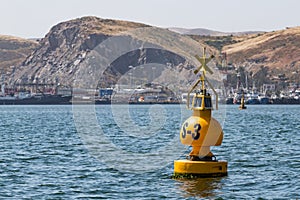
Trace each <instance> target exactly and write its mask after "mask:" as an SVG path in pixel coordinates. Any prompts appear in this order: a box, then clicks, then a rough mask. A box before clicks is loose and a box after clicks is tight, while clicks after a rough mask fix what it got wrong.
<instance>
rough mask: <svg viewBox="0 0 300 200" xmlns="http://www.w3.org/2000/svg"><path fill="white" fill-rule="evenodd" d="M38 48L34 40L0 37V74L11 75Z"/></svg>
mask: <svg viewBox="0 0 300 200" xmlns="http://www.w3.org/2000/svg"><path fill="white" fill-rule="evenodd" d="M38 46H39V44H38V42H36V41H33V40H26V39H22V38H18V37H13V36H7V35H0V72H3V74H10V73H11V72H12V71H13V70H14V68H15V66H18V65H20V64H21V63H22V61H24V59H25V58H26V57H27V56H28V55H29V54H30V53H31V52H32V51H33V50H34V49H35V48H37V47H38ZM1 74H2V73H1Z"/></svg>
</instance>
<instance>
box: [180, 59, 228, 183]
mask: <svg viewBox="0 0 300 200" xmlns="http://www.w3.org/2000/svg"><path fill="white" fill-rule="evenodd" d="M196 58H197V59H198V60H199V61H200V62H201V64H202V65H201V66H200V68H199V69H197V70H195V73H198V72H199V71H203V75H202V76H200V78H199V80H198V81H197V82H196V83H195V84H194V85H193V87H192V88H191V89H190V91H189V93H188V96H187V107H188V108H190V101H189V98H190V94H191V93H192V92H194V90H195V88H196V86H197V85H198V84H199V83H200V82H201V83H202V84H201V85H202V87H201V90H199V91H197V90H196V91H195V93H194V96H193V100H192V103H191V104H192V105H191V108H190V109H192V110H193V114H192V116H191V117H189V118H188V119H187V120H186V121H185V122H184V123H183V125H182V127H181V130H180V141H181V143H182V144H184V145H188V146H192V150H191V152H190V153H189V155H188V156H187V159H186V160H175V161H174V176H175V177H216V176H226V175H227V162H226V161H218V160H217V159H216V157H215V156H214V154H213V153H212V152H211V151H210V147H211V146H219V145H221V144H222V141H223V130H222V127H221V125H220V123H219V122H218V121H217V120H216V119H214V118H213V117H212V114H211V112H212V101H211V95H210V94H209V93H208V92H207V91H206V88H205V81H206V82H207V83H208V84H209V85H210V86H211V84H210V83H209V82H208V81H207V80H206V79H205V72H206V70H208V69H209V68H208V67H207V66H206V63H207V62H208V61H209V60H210V59H211V58H212V56H211V57H210V58H208V59H207V58H205V56H204V57H203V58H199V57H196ZM208 71H209V70H208ZM211 89H212V90H213V91H214V93H215V95H216V99H218V98H217V93H216V92H215V90H214V89H213V88H212V86H211ZM216 108H217V101H216Z"/></svg>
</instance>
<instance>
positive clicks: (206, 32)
mask: <svg viewBox="0 0 300 200" xmlns="http://www.w3.org/2000/svg"><path fill="white" fill-rule="evenodd" d="M168 29H169V30H171V31H174V32H176V33H180V34H184V35H198V36H240V35H251V34H258V33H262V31H244V32H221V31H215V30H210V29H205V28H191V29H189V28H178V27H171V28H168Z"/></svg>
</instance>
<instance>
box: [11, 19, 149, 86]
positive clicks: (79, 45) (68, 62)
mask: <svg viewBox="0 0 300 200" xmlns="http://www.w3.org/2000/svg"><path fill="white" fill-rule="evenodd" d="M137 27H146V25H143V24H139V23H132V22H125V21H113V20H106V19H99V18H96V17H83V18H80V19H75V20H71V21H67V22H63V23H60V24H58V25H56V26H54V27H53V28H52V29H51V30H50V32H49V33H48V34H47V35H46V36H45V38H43V39H42V40H41V42H40V46H39V48H37V49H36V50H35V51H34V52H33V53H32V54H31V55H30V56H29V57H28V58H27V59H26V60H25V61H24V62H23V63H22V65H21V66H20V67H19V68H18V70H17V71H16V72H15V74H14V80H13V81H16V82H17V83H27V82H35V81H37V80H39V81H43V82H46V83H54V82H57V81H59V82H60V83H61V84H65V85H69V84H70V83H71V82H72V80H73V79H74V75H75V72H76V70H77V66H78V65H79V64H80V63H81V62H82V61H83V60H84V59H85V58H86V56H87V54H88V53H89V52H90V51H91V50H92V49H94V48H95V47H96V46H97V45H98V44H99V43H100V42H102V41H104V40H105V39H107V38H108V37H110V36H112V35H116V34H118V33H120V32H122V31H127V30H129V29H132V28H137Z"/></svg>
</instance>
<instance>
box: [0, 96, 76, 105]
mask: <svg viewBox="0 0 300 200" xmlns="http://www.w3.org/2000/svg"><path fill="white" fill-rule="evenodd" d="M71 98H72V96H63V95H52V94H43V95H33V96H28V97H24V98H19V97H18V96H11V97H9V96H5V97H0V104H1V105H52V104H70V103H71V101H70V100H71Z"/></svg>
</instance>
